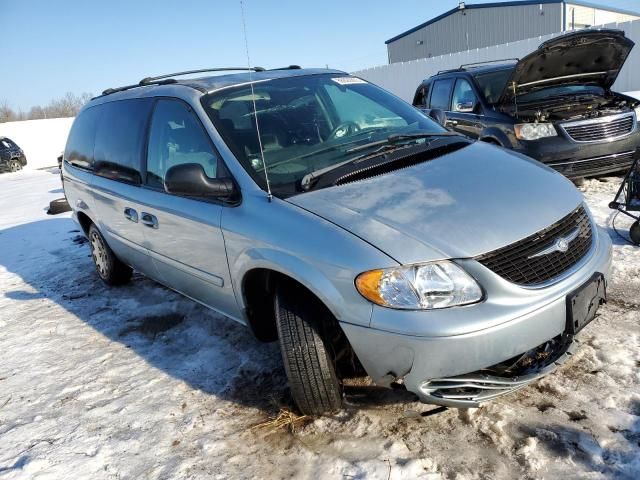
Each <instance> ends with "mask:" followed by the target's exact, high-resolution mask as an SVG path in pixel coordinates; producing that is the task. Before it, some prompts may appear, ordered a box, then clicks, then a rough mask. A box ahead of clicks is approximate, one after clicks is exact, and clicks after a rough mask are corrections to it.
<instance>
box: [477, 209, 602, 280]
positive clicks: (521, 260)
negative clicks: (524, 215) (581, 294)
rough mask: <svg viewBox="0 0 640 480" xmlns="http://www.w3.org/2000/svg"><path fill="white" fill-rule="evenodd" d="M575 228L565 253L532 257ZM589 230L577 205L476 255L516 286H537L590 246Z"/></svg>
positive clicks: (563, 269)
mask: <svg viewBox="0 0 640 480" xmlns="http://www.w3.org/2000/svg"><path fill="white" fill-rule="evenodd" d="M576 229H579V233H578V236H577V237H576V238H574V239H573V240H572V241H571V242H570V243H569V249H568V250H567V251H566V252H560V251H554V252H552V253H548V254H545V255H539V256H535V255H536V254H539V253H540V252H541V251H543V250H545V249H547V248H548V247H550V246H552V245H553V244H554V242H556V240H557V239H558V238H560V237H566V236H568V235H570V234H571V233H572V232H574V231H575V230H576ZM592 242H593V230H592V227H591V221H590V220H589V216H588V215H587V212H586V210H585V209H584V207H582V206H580V207H578V208H577V209H575V210H574V211H573V212H571V213H570V214H569V215H567V216H566V217H564V218H563V219H562V220H560V221H558V222H556V223H554V224H553V225H551V226H550V227H547V228H545V229H544V230H541V231H539V232H538V233H535V234H533V235H530V236H529V237H527V238H525V239H523V240H520V241H518V242H515V243H512V244H511V245H508V246H506V247H503V248H499V249H498V250H494V251H493V252H489V253H486V254H484V255H480V256H479V257H476V260H477V261H478V262H480V263H481V264H482V265H484V266H485V267H487V268H488V269H490V270H492V271H493V272H495V273H496V274H498V275H500V276H501V277H502V278H504V279H506V280H509V281H510V282H513V283H517V284H518V285H525V286H537V285H540V284H544V283H546V282H549V281H551V280H553V279H555V278H556V277H558V276H560V275H562V274H563V273H564V272H566V271H567V270H569V269H570V268H571V267H573V266H574V265H576V264H577V263H578V262H579V261H580V260H582V258H584V257H585V255H586V254H587V253H588V252H589V250H590V249H591V245H592Z"/></svg>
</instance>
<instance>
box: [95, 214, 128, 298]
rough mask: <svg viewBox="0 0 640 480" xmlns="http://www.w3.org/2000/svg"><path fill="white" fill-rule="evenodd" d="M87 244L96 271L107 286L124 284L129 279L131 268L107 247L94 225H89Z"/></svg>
mask: <svg viewBox="0 0 640 480" xmlns="http://www.w3.org/2000/svg"><path fill="white" fill-rule="evenodd" d="M89 245H90V246H91V257H92V258H93V264H94V265H95V267H96V272H97V273H98V276H99V277H100V280H102V281H103V282H104V283H106V284H107V285H109V286H116V285H124V284H125V283H127V282H128V281H129V280H130V279H131V275H132V274H133V270H132V269H131V267H129V266H128V265H125V264H124V263H122V262H121V261H120V260H118V258H117V257H116V256H115V254H114V253H113V250H111V248H109V245H107V242H106V241H105V239H104V237H103V236H102V234H101V233H100V231H99V230H98V228H97V227H96V226H95V225H93V224H92V225H91V226H90V227H89Z"/></svg>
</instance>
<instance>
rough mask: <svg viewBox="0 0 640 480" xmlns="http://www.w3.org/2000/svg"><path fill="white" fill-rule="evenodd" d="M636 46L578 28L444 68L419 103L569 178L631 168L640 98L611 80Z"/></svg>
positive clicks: (453, 125)
mask: <svg viewBox="0 0 640 480" xmlns="http://www.w3.org/2000/svg"><path fill="white" fill-rule="evenodd" d="M633 46H634V42H632V41H631V40H630V39H628V38H626V37H625V34H624V32H622V31H619V30H610V29H607V30H583V31H579V32H572V33H569V34H566V35H562V36H559V37H556V38H553V39H551V40H548V41H546V42H544V43H542V44H541V45H540V46H539V47H538V49H537V50H536V51H534V52H533V53H531V54H529V55H527V56H526V57H524V58H523V59H521V60H518V61H512V62H510V63H505V62H506V61H502V63H493V64H489V63H485V64H482V65H480V64H475V65H473V66H466V67H465V66H463V67H460V68H457V69H454V70H447V71H444V72H439V73H438V74H437V75H434V76H433V77H431V78H429V79H427V80H425V81H424V82H422V84H421V85H420V86H419V87H418V89H417V91H416V94H415V97H414V101H413V104H414V105H415V106H416V107H418V108H420V109H422V110H425V111H426V112H427V113H428V114H429V115H431V116H432V117H433V118H436V119H437V120H439V121H440V122H441V123H444V124H445V126H447V127H448V128H450V129H452V130H455V131H457V132H460V133H463V134H465V135H467V136H470V137H473V138H478V139H480V140H483V141H486V142H490V143H495V144H498V145H501V146H503V147H505V148H510V149H512V150H515V151H517V152H520V153H522V154H524V155H527V156H529V157H532V158H534V159H536V160H539V161H541V162H543V163H545V164H547V165H548V166H550V167H552V168H554V169H555V170H557V171H559V172H560V173H562V174H564V175H566V176H567V177H569V178H574V179H576V178H582V177H589V176H596V175H603V174H607V173H612V172H617V171H621V170H626V169H628V168H629V167H630V165H631V163H632V162H633V153H634V151H635V149H636V147H638V146H640V129H638V116H639V115H640V101H639V100H637V99H635V98H632V97H629V96H627V95H623V94H620V93H616V92H613V91H611V87H612V85H613V83H614V82H615V80H616V78H617V77H618V73H619V72H620V70H621V68H622V66H623V65H624V62H625V61H626V59H627V56H628V55H629V52H630V51H631V49H632V48H633Z"/></svg>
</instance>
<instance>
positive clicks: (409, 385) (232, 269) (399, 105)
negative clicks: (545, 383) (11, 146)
mask: <svg viewBox="0 0 640 480" xmlns="http://www.w3.org/2000/svg"><path fill="white" fill-rule="evenodd" d="M189 73H194V72H189ZM179 76H180V75H178V74H175V75H166V76H162V77H155V78H147V79H144V80H143V81H141V82H140V83H138V84H135V85H130V86H126V87H121V88H116V89H109V90H106V91H105V92H104V93H103V95H101V96H99V97H97V98H95V99H93V100H92V101H91V102H90V103H89V104H88V105H87V106H86V107H85V108H84V109H83V110H82V111H81V112H80V114H79V115H78V117H77V118H76V120H75V122H74V124H73V127H72V130H71V133H70V135H69V139H68V143H67V147H66V151H65V153H64V162H63V175H64V186H65V193H66V196H67V198H68V200H69V204H70V205H71V207H72V209H73V217H74V219H75V220H76V221H77V222H78V223H79V224H80V226H81V227H82V229H83V230H84V232H85V234H86V235H87V237H88V238H89V240H90V245H91V252H92V256H93V259H94V262H95V266H96V269H97V272H98V274H99V276H100V278H101V279H102V280H103V281H104V282H106V283H107V284H109V285H119V284H123V283H125V282H127V281H128V280H129V279H130V277H131V273H132V269H135V270H137V271H139V272H142V273H143V274H144V275H146V276H148V277H150V278H152V279H154V280H156V281H158V282H159V283H162V284H163V285H166V286H167V287H169V288H171V289H173V290H175V291H177V292H180V293H182V294H183V295H185V296H187V297H189V298H192V299H193V300H195V301H197V302H200V303H202V304H204V305H206V306H208V307H210V308H212V309H214V310H217V311H219V312H221V313H223V314H224V315H226V316H228V317H230V318H232V319H234V320H237V321H238V322H240V323H243V324H246V325H247V326H248V327H249V328H250V329H251V330H252V331H253V333H254V334H255V336H256V337H257V338H259V339H261V340H264V341H275V340H278V341H279V343H280V346H281V351H282V357H283V361H284V366H285V370H286V373H287V375H288V379H289V386H290V389H291V393H292V396H293V399H294V400H295V402H296V404H297V406H298V408H299V409H300V411H302V412H303V413H305V414H322V413H327V412H333V411H337V410H339V409H340V408H341V406H342V402H343V389H342V385H343V380H345V379H346V378H348V377H349V376H353V375H362V374H363V373H364V372H366V374H367V375H369V376H370V377H371V379H372V380H373V381H374V382H376V383H377V384H379V385H383V386H388V387H390V386H395V387H399V388H404V389H407V390H408V391H410V392H413V393H414V394H415V395H416V396H417V397H418V398H419V399H420V400H422V401H424V402H428V403H434V404H439V405H445V406H453V407H473V406H477V405H478V404H479V403H480V402H482V401H484V400H488V399H491V398H495V397H497V396H499V395H502V394H505V393H508V392H511V391H514V390H516V389H518V388H521V387H523V386H525V385H527V384H529V383H531V382H533V381H535V380H536V379H538V378H540V377H541V376H543V375H545V374H546V373H549V372H550V371H551V370H553V369H554V368H555V367H556V366H558V365H560V364H561V363H562V362H563V361H564V360H565V359H566V358H567V357H568V356H569V355H570V354H571V350H572V348H573V347H574V345H575V343H574V341H573V339H574V337H575V336H576V334H578V332H579V331H580V330H581V329H582V328H583V327H584V326H585V325H586V324H587V323H589V322H590V321H591V320H592V319H593V318H594V317H595V316H596V310H597V309H598V307H599V306H600V304H601V303H602V302H604V301H605V298H606V283H607V278H608V274H609V269H610V263H611V241H610V239H609V237H608V236H607V234H606V233H604V232H603V231H602V230H600V229H599V228H598V227H597V226H596V225H595V223H594V221H593V218H592V216H591V213H590V212H589V209H588V208H587V206H586V205H585V203H584V199H583V197H582V195H581V194H580V193H579V192H578V191H577V190H576V189H575V188H574V187H573V185H572V184H571V183H570V182H569V181H568V180H566V179H565V178H564V177H562V176H561V175H560V174H558V173H556V172H554V171H553V170H551V169H549V168H547V167H545V166H543V165H542V164H540V163H538V162H536V161H534V160H531V159H529V158H527V157H524V156H522V155H519V154H517V153H514V152H510V151H506V150H503V149H501V148H499V147H496V146H494V145H489V144H486V143H482V142H474V141H472V140H470V139H468V138H466V137H464V136H461V135H458V134H455V133H452V132H449V131H447V130H445V129H444V128H442V127H441V126H439V125H438V124H436V123H435V122H434V121H432V120H431V119H429V118H428V117H426V116H425V115H424V114H423V113H421V112H420V111H418V110H416V109H415V108H414V107H412V106H411V105H409V104H407V103H405V102H404V101H402V100H400V99H399V98H397V97H395V96H393V95H391V94H390V93H388V92H386V91H385V90H383V89H381V88H379V87H377V86H375V85H372V84H370V83H368V82H366V81H364V80H362V79H360V78H357V77H354V76H350V75H348V74H346V73H344V72H340V71H335V70H327V69H300V68H298V67H290V68H286V69H278V70H264V69H259V68H255V69H251V70H249V69H247V70H246V71H243V72H238V73H228V72H227V73H225V74H222V75H220V74H218V75H216V76H209V77H206V78H197V79H193V78H188V79H183V80H178V79H177V77H179ZM265 393H266V392H265Z"/></svg>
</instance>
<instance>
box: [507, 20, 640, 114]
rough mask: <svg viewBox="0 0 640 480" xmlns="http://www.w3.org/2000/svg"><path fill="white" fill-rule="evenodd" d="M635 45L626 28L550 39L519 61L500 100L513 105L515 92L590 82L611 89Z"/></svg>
mask: <svg viewBox="0 0 640 480" xmlns="http://www.w3.org/2000/svg"><path fill="white" fill-rule="evenodd" d="M634 45H635V44H634V42H632V41H631V40H629V39H628V38H626V37H625V35H624V32H623V31H621V30H610V29H607V30H605V29H602V30H580V31H577V32H572V33H569V34H566V35H562V36H559V37H556V38H552V39H551V40H547V41H546V42H544V43H542V44H540V46H539V47H538V49H537V50H536V51H535V52H533V53H530V54H529V55H527V56H526V57H524V58H523V59H521V60H520V61H519V62H518V63H517V64H516V66H515V68H514V70H513V73H512V75H511V78H510V80H509V81H508V82H507V83H506V85H505V87H504V91H503V92H502V96H501V97H500V101H499V103H502V104H511V103H513V98H514V95H515V94H517V95H524V94H526V93H529V92H532V91H535V90H539V89H542V88H549V87H552V86H560V85H572V84H585V83H588V84H595V85H599V86H601V87H603V88H604V89H607V90H608V89H610V88H611V86H612V85H613V83H614V82H615V81H616V78H618V73H620V70H621V69H622V66H623V65H624V62H625V61H626V60H627V56H628V55H629V52H630V51H631V49H632V48H633V46H634ZM514 90H515V93H514Z"/></svg>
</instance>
